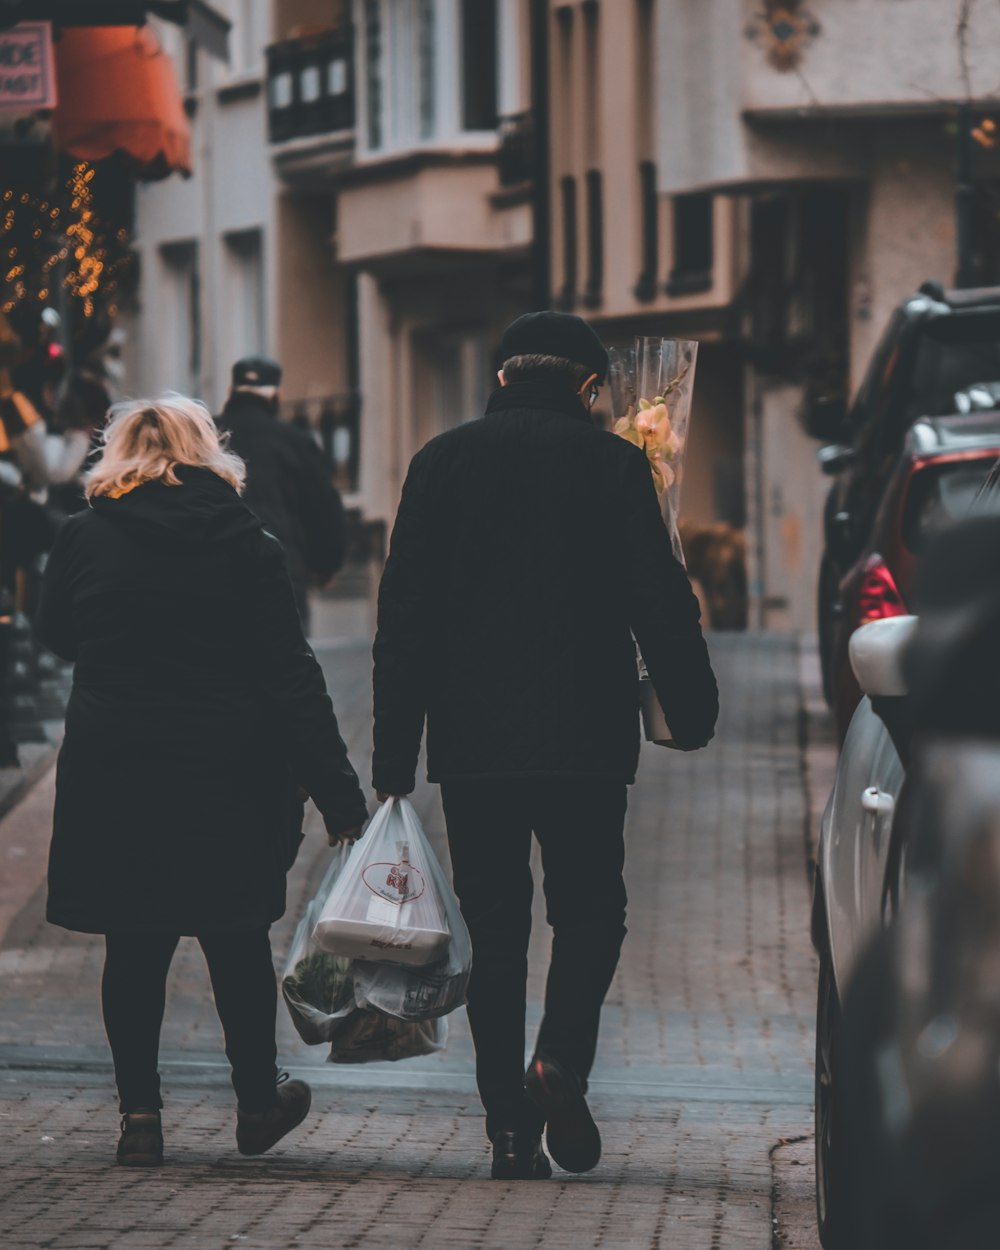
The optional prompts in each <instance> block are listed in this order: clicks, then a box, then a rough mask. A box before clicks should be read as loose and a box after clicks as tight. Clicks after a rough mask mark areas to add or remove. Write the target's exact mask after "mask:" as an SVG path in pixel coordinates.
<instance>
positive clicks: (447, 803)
mask: <svg viewBox="0 0 1000 1250" xmlns="http://www.w3.org/2000/svg"><path fill="white" fill-rule="evenodd" d="M503 359H504V362H505V363H504V367H503V370H502V372H501V374H500V379H501V382H502V386H501V389H500V390H498V391H496V392H495V393H494V394H493V396H492V397H491V398H490V401H489V404H488V405H487V410H486V415H485V417H484V418H483V419H482V420H480V421H473V422H470V423H468V424H465V425H462V426H459V427H458V428H456V429H453V430H449V431H448V432H447V433H445V434H442V435H440V436H439V437H438V438H435V439H433V440H432V441H431V442H430V443H428V444H427V446H426V447H424V448H423V449H422V450H421V451H420V452H419V453H418V454H417V455H416V456H415V457H414V459H413V462H412V464H411V465H410V470H409V473H408V475H407V479H406V483H405V485H404V487H403V495H402V499H401V502H400V506H399V512H398V515H397V518H396V524H395V528H394V530H393V534H392V542H391V547H390V552H389V558H388V561H387V563H386V567H385V572H384V574H383V578H382V585H381V589H380V594H379V615H378V634H377V636H376V639H375V648H374V654H375V677H374V692H375V754H374V784H375V787H376V789H377V790H378V791H379V793H380V797H381V796H385V795H404V794H408V793H410V791H412V789H413V787H414V782H415V772H416V766H417V757H418V753H419V750H420V740H421V736H422V733H423V727H424V720H425V718H426V721H427V761H428V777H429V779H430V780H431V781H435V782H440V784H441V794H442V799H443V803H444V810H445V817H446V821H447V826H448V839H449V844H450V848H451V858H452V867H453V870H454V880H455V888H456V891H457V893H458V896H459V899H460V901H461V904H462V911H463V914H464V916H465V918H466V921H467V922H468V925H469V930H470V932H471V934H472V941H473V952H474V954H473V973H472V980H471V983H470V986H469V1020H470V1023H471V1026H472V1034H473V1039H474V1042H475V1046H476V1059H477V1079H478V1084H479V1091H480V1095H481V1097H482V1100H483V1104H484V1107H485V1109H486V1131H487V1134H488V1136H489V1137H490V1139H491V1141H492V1142H493V1175H494V1176H495V1177H498V1178H504V1179H514V1178H525V1179H536V1178H544V1177H547V1176H549V1175H550V1174H551V1169H550V1166H549V1162H548V1159H547V1158H546V1156H545V1154H544V1153H543V1151H542V1148H541V1140H540V1139H541V1131H542V1127H543V1125H546V1126H547V1143H548V1147H549V1151H550V1153H551V1155H552V1157H553V1158H554V1159H555V1161H556V1162H557V1163H558V1164H559V1165H560V1166H561V1167H563V1168H565V1169H566V1170H568V1171H587V1170H589V1169H590V1168H592V1167H594V1166H595V1165H596V1164H597V1162H598V1160H599V1158H600V1150H601V1144H600V1134H599V1133H598V1130H597V1127H596V1125H595V1124H594V1122H593V1119H592V1118H591V1116H590V1112H589V1110H588V1108H587V1103H586V1099H585V1097H584V1095H585V1091H586V1081H587V1076H588V1073H589V1071H590V1068H591V1065H592V1063H593V1060H594V1053H595V1049H596V1044H597V1031H598V1022H599V1016H600V1009H601V1004H602V1002H603V1000H604V996H605V994H606V992H607V989H608V986H609V985H610V983H611V979H612V976H613V975H614V971H615V967H616V965H617V963H618V956H619V952H620V949H621V944H622V940H623V938H624V936H625V924H624V919H625V887H624V884H623V881H622V868H623V864H624V842H623V827H624V819H625V807H626V786H627V785H628V784H629V783H631V782H632V781H633V780H634V779H635V771H636V767H637V764H638V758H639V696H638V679H637V673H636V655H635V644H634V642H633V635H634V637H635V640H636V641H638V644H639V647H640V648H641V650H642V655H643V658H644V659H645V661H646V665H647V668H648V670H649V675H650V677H651V679H652V682H653V685H654V687H655V690H656V693H657V695H658V696H659V699H660V701H661V703H662V704H663V708H664V711H665V712H666V715H667V719H668V722H669V724H670V726H671V730H672V732H673V735H674V742H675V744H676V745H677V746H678V747H679V748H680V749H682V750H695V749H697V748H698V747H702V746H704V745H705V744H706V743H707V742H708V741H709V740H710V739H711V737H712V734H713V731H714V727H715V720H716V716H717V713H718V691H717V688H716V684H715V678H714V676H713V673H712V668H711V665H710V663H709V658H708V652H707V648H706V646H705V642H704V639H703V638H702V634H701V628H700V625H699V613H698V605H697V601H696V599H695V596H694V594H693V593H692V591H691V587H690V584H689V582H688V579H687V575H686V573H685V571H684V569H683V568H682V566H681V565H680V564H679V563H678V562H677V560H676V559H675V558H674V556H673V554H672V552H671V547H670V540H669V537H668V535H667V531H666V528H665V527H664V525H663V521H662V519H661V516H660V511H659V506H658V503H657V499H656V493H655V490H654V488H653V482H652V476H651V473H650V469H649V465H648V463H647V461H646V458H645V456H644V455H643V453H642V452H641V451H639V450H638V449H637V448H636V447H633V446H632V445H631V444H629V443H627V442H626V441H625V440H624V439H621V438H618V437H616V436H615V435H613V434H609V433H607V432H605V431H602V430H600V429H598V428H597V427H596V426H595V425H594V424H593V422H592V420H591V417H590V407H591V405H592V404H593V402H594V399H595V397H596V394H597V388H598V387H599V385H600V384H601V383H602V382H603V381H604V379H605V377H606V374H607V353H606V351H605V349H604V347H603V345H602V344H601V342H600V340H599V339H598V337H597V336H596V334H595V333H594V332H593V330H592V329H591V328H590V327H589V326H588V325H587V324H586V322H584V321H582V320H581V319H580V318H578V317H574V316H569V315H566V314H560V313H533V314H529V315H527V316H525V317H521V318H519V319H518V320H517V321H515V322H514V323H513V325H511V326H510V327H509V328H508V330H507V331H506V333H505V335H504V341H503ZM532 833H534V835H535V836H536V837H537V839H538V841H539V843H540V846H541V853H542V864H543V868H544V873H545V881H544V887H545V897H546V903H547V913H548V920H549V923H550V924H551V925H552V928H553V943H552V962H551V966H550V970H549V977H548V985H547V990H546V999H545V1018H544V1021H543V1023H542V1026H541V1030H540V1032H539V1036H538V1041H537V1045H536V1049H535V1053H534V1058H533V1060H532V1062H531V1064H530V1066H529V1068H528V1073H527V1077H526V1076H525V1074H524V1040H525V1039H524V1031H525V1022H524V1017H525V1000H526V990H525V981H526V972H527V949H528V935H529V930H530V926H531V896H532V878H531V870H530V867H529V856H530V850H531V835H532Z"/></svg>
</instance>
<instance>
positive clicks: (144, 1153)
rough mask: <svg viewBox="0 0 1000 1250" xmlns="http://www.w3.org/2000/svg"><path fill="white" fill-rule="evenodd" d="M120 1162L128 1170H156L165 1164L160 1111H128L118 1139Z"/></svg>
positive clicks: (124, 1116) (123, 1119)
mask: <svg viewBox="0 0 1000 1250" xmlns="http://www.w3.org/2000/svg"><path fill="white" fill-rule="evenodd" d="M118 1162H119V1163H120V1164H121V1165H122V1166H123V1167H127V1168H155V1167H159V1165H160V1164H161V1163H162V1162H163V1129H162V1127H161V1125H160V1113H159V1111H126V1112H125V1114H124V1115H123V1116H122V1135H121V1137H120V1138H119V1139H118Z"/></svg>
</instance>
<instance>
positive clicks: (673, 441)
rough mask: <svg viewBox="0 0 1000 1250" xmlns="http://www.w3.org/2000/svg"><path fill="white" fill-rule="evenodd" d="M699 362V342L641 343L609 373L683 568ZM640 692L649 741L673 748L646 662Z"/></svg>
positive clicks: (621, 417)
mask: <svg viewBox="0 0 1000 1250" xmlns="http://www.w3.org/2000/svg"><path fill="white" fill-rule="evenodd" d="M697 359H698V344H697V343H696V342H692V341H689V340H685V339H652V338H637V339H636V340H635V344H634V345H633V346H632V347H629V348H627V349H625V350H624V351H617V350H615V349H612V351H611V360H610V367H609V372H608V380H609V382H610V385H611V404H612V409H613V412H614V416H615V424H614V431H615V433H616V434H618V435H620V436H621V437H622V438H625V439H628V441H629V442H630V443H633V444H634V445H635V446H636V447H638V448H640V450H642V451H644V452H645V453H646V459H647V460H648V461H649V469H650V472H651V474H652V476H653V486H654V487H655V488H656V493H657V495H658V496H659V499H660V510H661V512H662V515H663V521H664V524H665V525H666V527H667V531H668V533H669V534H670V544H671V546H672V547H673V551H674V555H675V556H676V557H677V559H678V560H680V562H681V564H684V551H683V548H682V547H681V539H680V531H679V530H678V526H677V518H678V516H679V514H680V504H681V484H682V479H683V470H684V449H685V446H686V444H687V433H688V423H689V421H690V418H691V396H692V393H693V391H694V373H695V365H696V363H697ZM639 690H640V695H641V699H642V719H643V726H644V728H645V733H646V738H647V740H648V741H650V742H656V743H659V744H660V745H662V746H669V745H671V735H670V730H669V728H668V727H667V722H666V717H665V716H664V714H663V709H662V708H661V707H660V704H659V700H658V699H657V698H656V693H655V691H654V690H653V684H652V682H651V681H650V680H649V677H648V676H647V674H646V670H645V666H644V665H643V663H642V659H641V657H640V660H639Z"/></svg>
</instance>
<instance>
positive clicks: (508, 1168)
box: [490, 1133, 552, 1181]
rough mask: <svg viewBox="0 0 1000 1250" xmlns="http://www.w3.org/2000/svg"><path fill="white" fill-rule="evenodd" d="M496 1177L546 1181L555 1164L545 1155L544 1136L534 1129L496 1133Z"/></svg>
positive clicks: (493, 1173) (496, 1179)
mask: <svg viewBox="0 0 1000 1250" xmlns="http://www.w3.org/2000/svg"><path fill="white" fill-rule="evenodd" d="M490 1175H491V1176H492V1177H493V1179H494V1180H495V1181H547V1180H548V1179H549V1177H550V1176H551V1175H552V1164H551V1163H549V1161H548V1159H547V1158H546V1157H545V1151H544V1150H543V1149H542V1139H541V1137H539V1136H536V1135H535V1134H534V1133H497V1135H496V1136H495V1137H494V1138H493V1167H492V1169H491V1171H490Z"/></svg>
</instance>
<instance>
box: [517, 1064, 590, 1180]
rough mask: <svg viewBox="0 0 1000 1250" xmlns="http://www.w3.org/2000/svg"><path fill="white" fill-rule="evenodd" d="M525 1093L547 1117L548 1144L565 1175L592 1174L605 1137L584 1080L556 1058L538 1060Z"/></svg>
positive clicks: (527, 1082)
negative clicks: (585, 1092) (599, 1126)
mask: <svg viewBox="0 0 1000 1250" xmlns="http://www.w3.org/2000/svg"><path fill="white" fill-rule="evenodd" d="M524 1092H525V1093H526V1094H527V1095H528V1097H529V1098H530V1099H531V1101H532V1102H533V1103H535V1104H536V1106H538V1107H540V1108H541V1110H542V1112H543V1114H544V1116H545V1144H546V1145H547V1146H548V1148H549V1154H550V1155H551V1156H552V1158H553V1159H554V1160H555V1161H556V1163H558V1164H559V1166H560V1167H561V1168H562V1169H563V1171H564V1172H589V1171H590V1170H591V1168H596V1167H597V1165H598V1163H599V1162H600V1160H601V1134H600V1132H599V1131H598V1128H597V1125H596V1124H595V1123H594V1118H593V1116H592V1115H591V1114H590V1108H589V1107H588V1106H587V1100H586V1098H585V1097H584V1095H583V1085H582V1083H581V1081H580V1078H579V1077H578V1076H577V1075H576V1073H575V1072H571V1071H570V1070H569V1068H565V1067H563V1066H562V1064H559V1063H556V1062H555V1061H554V1060H552V1059H543V1058H539V1057H537V1056H536V1057H535V1058H534V1059H532V1061H531V1066H530V1067H529V1068H528V1072H527V1075H526V1076H525V1078H524Z"/></svg>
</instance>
